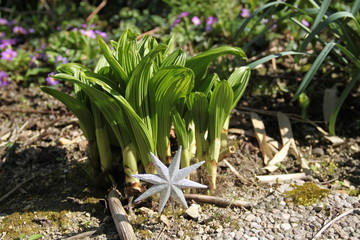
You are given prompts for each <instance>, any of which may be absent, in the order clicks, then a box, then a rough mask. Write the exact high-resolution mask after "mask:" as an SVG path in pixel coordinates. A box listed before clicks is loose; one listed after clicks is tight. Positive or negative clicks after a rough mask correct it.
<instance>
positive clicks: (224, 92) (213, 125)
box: [208, 81, 234, 143]
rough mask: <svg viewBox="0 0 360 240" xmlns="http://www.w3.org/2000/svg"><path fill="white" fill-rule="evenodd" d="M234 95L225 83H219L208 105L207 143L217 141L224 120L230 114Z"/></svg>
mask: <svg viewBox="0 0 360 240" xmlns="http://www.w3.org/2000/svg"><path fill="white" fill-rule="evenodd" d="M233 102H234V93H233V90H232V89H231V87H230V85H229V83H228V82H227V81H221V82H219V83H218V84H217V85H216V86H215V89H214V92H213V93H212V95H211V98H210V103H209V128H208V131H209V142H210V143H211V142H212V141H215V139H219V138H220V136H221V129H222V128H223V126H224V123H225V120H226V118H227V117H228V116H229V114H230V113H231V110H232V108H231V106H232V105H233Z"/></svg>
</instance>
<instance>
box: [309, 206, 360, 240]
mask: <svg viewBox="0 0 360 240" xmlns="http://www.w3.org/2000/svg"><path fill="white" fill-rule="evenodd" d="M352 213H357V214H360V208H354V209H350V210H349V211H346V212H344V213H342V214H340V215H339V216H337V217H336V218H334V219H333V220H331V221H330V222H328V223H327V224H325V225H324V226H323V227H322V228H321V229H320V231H319V232H317V233H316V234H315V236H314V237H313V238H312V240H315V239H317V238H318V237H320V235H321V234H322V233H323V232H324V231H325V230H326V229H327V228H328V227H330V226H331V225H332V224H334V223H335V222H336V221H338V220H339V219H340V218H343V217H345V216H347V215H349V214H352Z"/></svg>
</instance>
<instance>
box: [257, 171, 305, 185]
mask: <svg viewBox="0 0 360 240" xmlns="http://www.w3.org/2000/svg"><path fill="white" fill-rule="evenodd" d="M256 178H257V179H258V181H259V182H260V183H272V182H277V181H279V182H283V181H290V180H294V179H299V180H305V179H309V176H307V175H306V174H305V173H289V174H281V175H266V176H256Z"/></svg>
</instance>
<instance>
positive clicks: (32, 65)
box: [29, 55, 37, 68]
mask: <svg viewBox="0 0 360 240" xmlns="http://www.w3.org/2000/svg"><path fill="white" fill-rule="evenodd" d="M36 62H37V60H36V56H35V55H33V56H31V58H30V62H29V67H30V68H35V67H37V63H36Z"/></svg>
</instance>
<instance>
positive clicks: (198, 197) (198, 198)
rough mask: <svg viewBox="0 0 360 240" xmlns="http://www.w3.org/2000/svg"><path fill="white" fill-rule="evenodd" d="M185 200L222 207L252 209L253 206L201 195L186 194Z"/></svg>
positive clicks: (237, 201)
mask: <svg viewBox="0 0 360 240" xmlns="http://www.w3.org/2000/svg"><path fill="white" fill-rule="evenodd" d="M185 198H186V199H188V200H194V201H198V202H202V203H211V204H215V205H218V206H220V207H229V206H230V207H244V208H250V207H252V206H253V204H252V203H250V202H246V201H241V200H228V199H225V198H220V197H214V196H207V195H201V194H185Z"/></svg>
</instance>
